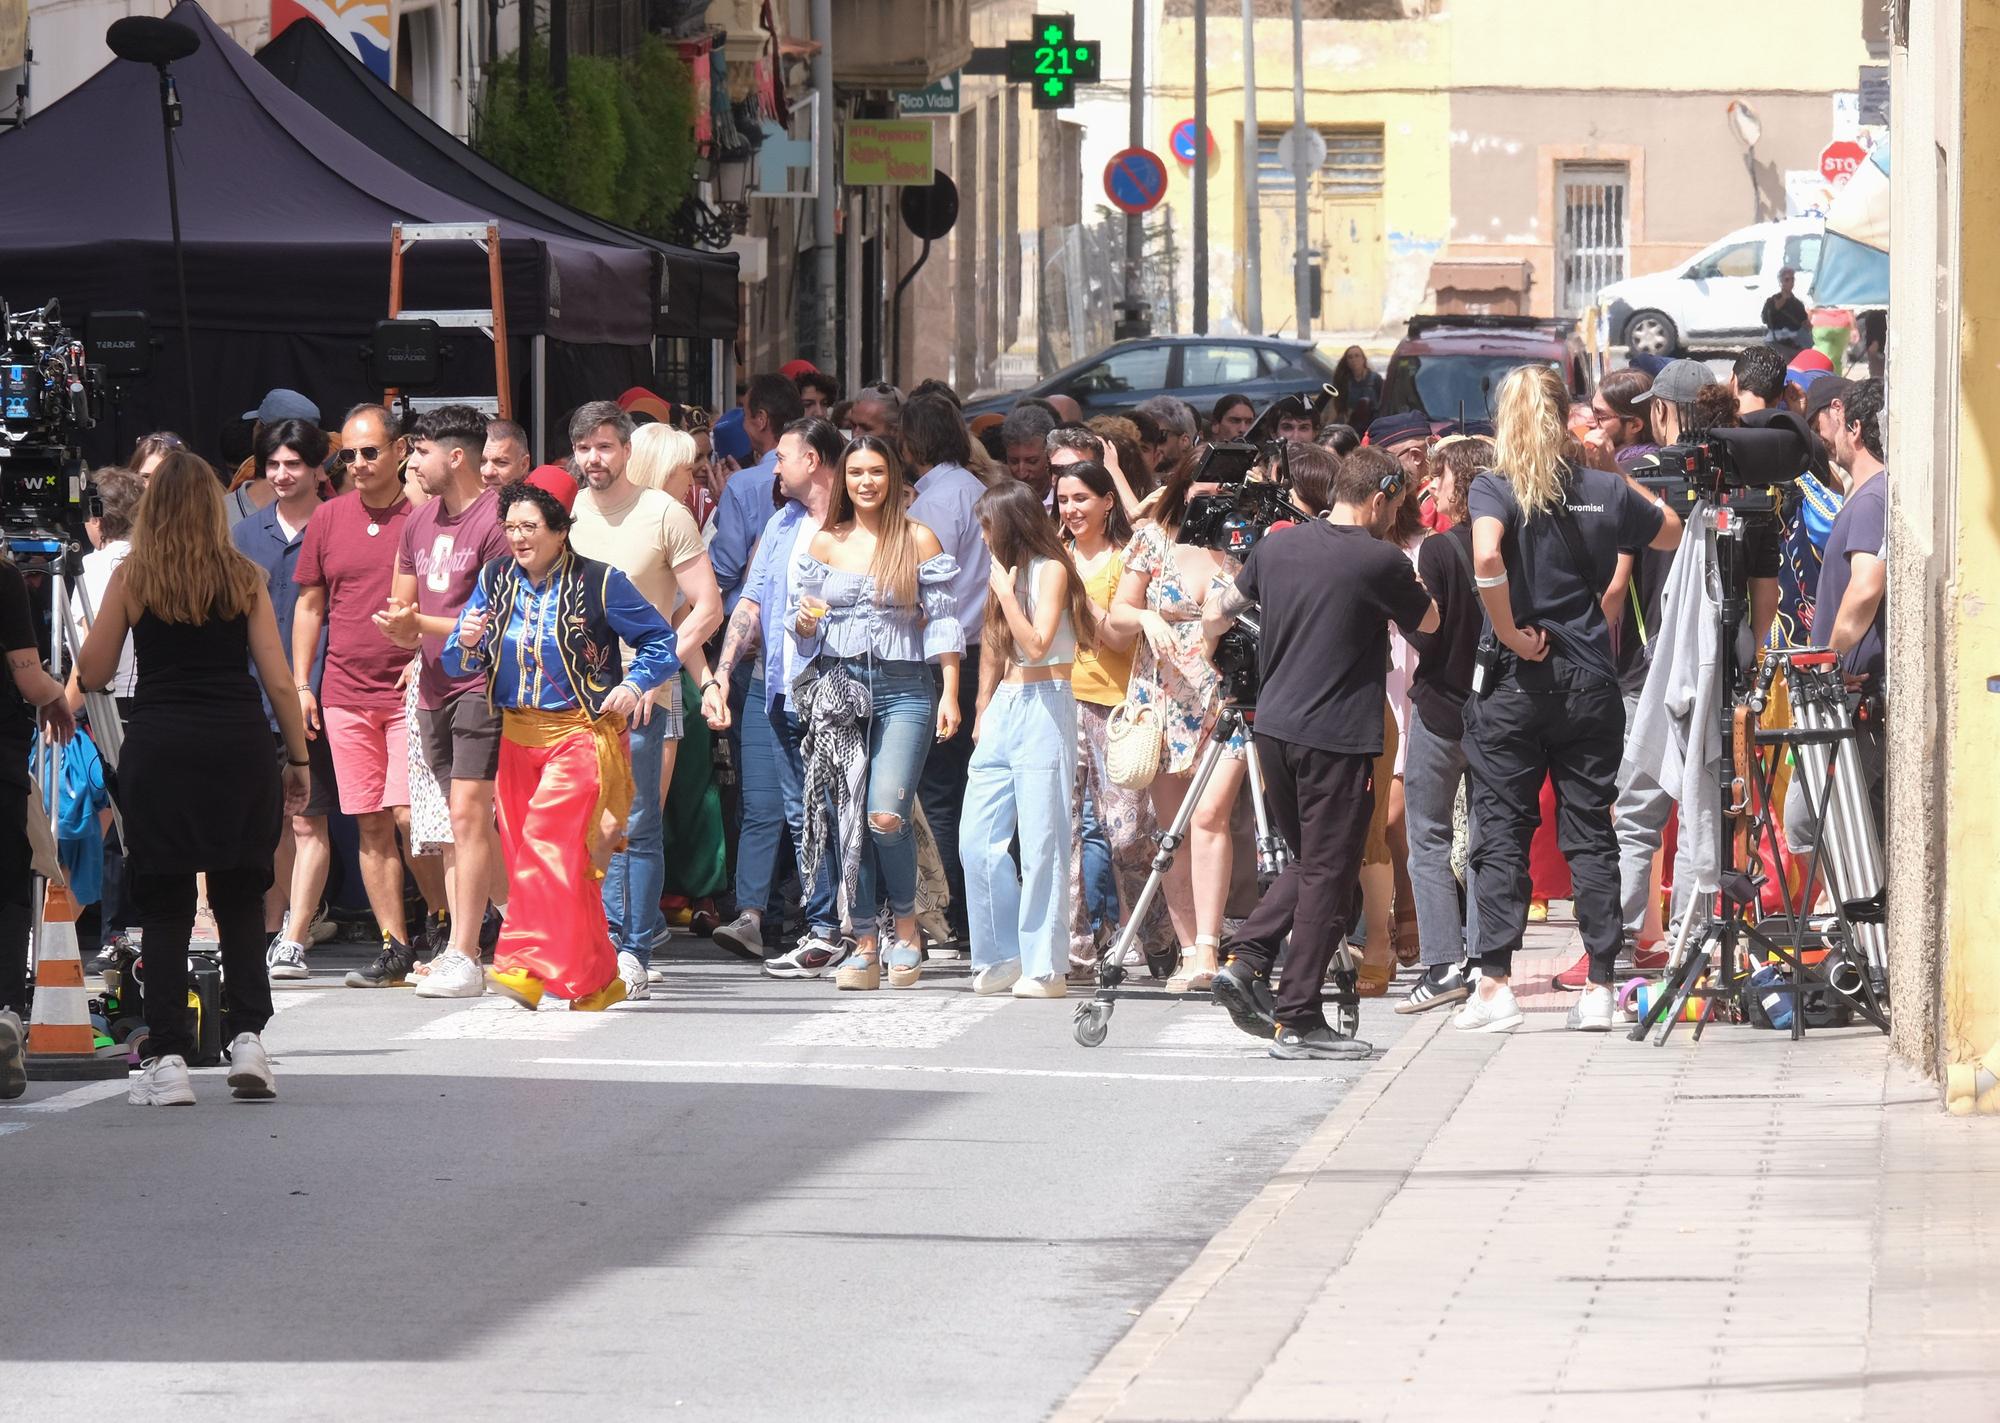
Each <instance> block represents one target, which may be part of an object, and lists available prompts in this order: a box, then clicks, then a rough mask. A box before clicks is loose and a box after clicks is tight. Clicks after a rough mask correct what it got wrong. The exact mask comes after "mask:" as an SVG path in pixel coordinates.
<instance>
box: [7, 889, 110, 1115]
mask: <svg viewBox="0 0 2000 1423" xmlns="http://www.w3.org/2000/svg"><path fill="white" fill-rule="evenodd" d="M81 912H82V911H81V910H80V909H78V907H77V903H76V901H75V900H74V899H72V898H70V893H69V886H67V885H65V884H61V883H59V882H57V881H55V880H50V881H49V892H48V897H47V899H46V900H44V901H43V905H42V932H41V935H40V938H39V941H38V942H37V945H36V948H37V950H38V952H37V953H36V955H35V1014H34V1018H33V1020H32V1021H31V1022H30V1023H29V1025H28V1076H29V1077H30V1078H33V1079H37V1080H40V1081H44V1082H49V1081H74V1080H76V1079H78V1078H91V1077H123V1076H125V1074H126V1070H127V1064H126V1061H125V1058H124V1056H123V1055H122V1054H117V1053H114V1054H112V1055H108V1056H99V1054H98V1052H97V1032H96V1030H95V1029H94V1028H92V1027H91V1025H90V1000H89V997H88V995H87V994H86V993H85V991H84V987H83V956H82V954H80V953H79V952H78V951H77V946H76V920H77V916H78V914H80V913H81Z"/></svg>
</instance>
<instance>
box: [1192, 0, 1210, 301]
mask: <svg viewBox="0 0 2000 1423" xmlns="http://www.w3.org/2000/svg"><path fill="white" fill-rule="evenodd" d="M1194 334H1195V335H1197V336H1206V335H1207V334H1208V0H1194Z"/></svg>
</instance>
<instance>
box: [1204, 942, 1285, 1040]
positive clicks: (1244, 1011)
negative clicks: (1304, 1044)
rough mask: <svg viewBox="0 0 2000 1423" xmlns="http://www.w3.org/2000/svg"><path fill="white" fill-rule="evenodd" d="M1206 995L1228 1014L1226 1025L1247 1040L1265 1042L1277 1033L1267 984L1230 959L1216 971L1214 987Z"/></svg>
mask: <svg viewBox="0 0 2000 1423" xmlns="http://www.w3.org/2000/svg"><path fill="white" fill-rule="evenodd" d="M1209 992H1210V993H1211V994H1212V995H1213V996H1214V998H1215V1001H1216V1002H1218V1003H1220V1004H1221V1005H1222V1006H1223V1008H1224V1009H1226V1010H1227V1011H1228V1013H1229V1021H1230V1022H1232V1023H1234V1024H1236V1026H1237V1027H1239V1028H1241V1029H1242V1030H1243V1031H1244V1032H1246V1033H1248V1034H1249V1035H1250V1036H1251V1037H1253V1038H1261V1039H1265V1040H1267V1041H1268V1040H1269V1038H1270V1036H1271V1034H1272V1033H1273V1032H1275V1031H1276V1030H1277V1027H1278V1018H1277V1014H1276V1012H1275V1011H1274V1000H1273V999H1272V997H1271V980H1270V979H1269V978H1268V977H1266V976H1265V975H1263V974H1259V973H1255V972H1253V971H1252V970H1251V969H1250V968H1249V967H1248V966H1247V965H1245V964H1241V963H1238V962H1237V961H1236V960H1235V959H1231V960H1230V961H1229V962H1228V963H1226V964H1224V965H1223V966H1222V967H1221V968H1220V969H1219V970H1217V971H1216V975H1215V986H1214V987H1213V988H1211V989H1210V990H1209Z"/></svg>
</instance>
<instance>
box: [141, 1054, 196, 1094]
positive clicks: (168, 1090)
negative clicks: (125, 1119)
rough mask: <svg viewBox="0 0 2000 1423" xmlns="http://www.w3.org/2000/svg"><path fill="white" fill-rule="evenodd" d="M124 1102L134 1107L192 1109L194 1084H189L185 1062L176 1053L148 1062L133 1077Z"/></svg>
mask: <svg viewBox="0 0 2000 1423" xmlns="http://www.w3.org/2000/svg"><path fill="white" fill-rule="evenodd" d="M125 1100H126V1101H128V1102H130V1103H131V1104H132V1105H133V1106H135V1107H192V1106H193V1105H194V1083H192V1082H190V1081H189V1080H188V1065H187V1059H186V1058H184V1057H182V1056H181V1055H180V1054H179V1053H177V1052H170V1053H168V1054H167V1055H166V1056H165V1057H155V1058H149V1059H147V1060H146V1061H145V1062H144V1063H143V1064H141V1065H140V1068H139V1070H138V1071H137V1072H135V1073H133V1074H132V1078H131V1086H130V1087H128V1088H127V1089H126V1092H125Z"/></svg>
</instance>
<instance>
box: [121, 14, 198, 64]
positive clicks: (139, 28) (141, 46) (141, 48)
mask: <svg viewBox="0 0 2000 1423" xmlns="http://www.w3.org/2000/svg"><path fill="white" fill-rule="evenodd" d="M104 42H105V43H106V44H108V45H110V46H111V52H112V53H113V54H115V55H117V56H118V57H119V58H120V59H129V60H132V61H133V62H135V63H138V64H155V65H158V64H172V63H173V62H174V61H175V60H177V59H186V58H187V57H188V56H189V55H191V54H193V53H194V52H195V51H196V50H198V49H200V48H201V36H200V35H198V34H196V33H195V32H194V31H193V30H191V29H189V28H188V27H187V26H186V25H177V24H175V23H174V22H173V21H172V20H159V19H154V18H153V17H151V16H149V15H127V16H126V17H125V18H124V19H122V20H113V21H112V22H111V28H110V29H108V30H106V31H105V32H104Z"/></svg>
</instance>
